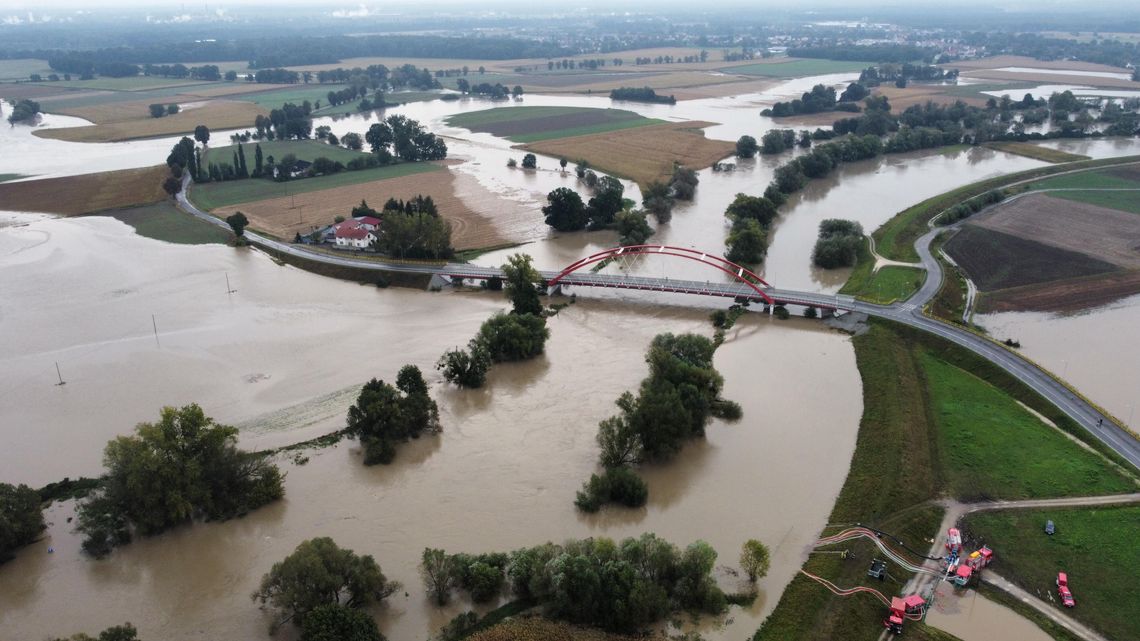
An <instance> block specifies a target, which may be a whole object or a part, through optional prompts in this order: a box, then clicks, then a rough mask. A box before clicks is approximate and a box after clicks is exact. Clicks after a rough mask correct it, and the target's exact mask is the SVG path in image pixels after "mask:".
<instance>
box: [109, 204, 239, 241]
mask: <svg viewBox="0 0 1140 641" xmlns="http://www.w3.org/2000/svg"><path fill="white" fill-rule="evenodd" d="M101 215H104V216H110V217H112V218H114V219H115V220H119V221H122V222H124V223H126V224H128V225H130V226H131V227H134V228H135V232H136V233H138V234H139V235H140V236H146V237H147V238H153V239H155V240H162V241H166V242H168V243H177V244H179V245H206V244H210V243H222V244H224V243H228V242H229V241H230V237H231V235H230V233H229V232H228V231H226V230H224V229H222V228H221V227H217V226H215V225H211V224H210V223H207V222H206V221H204V220H200V219H198V218H195V217H193V216H191V215H189V214H186V213H183V212H181V211H178V208H177V207H175V206H174V205H173V204H171V203H170V202H160V203H155V204H153V205H144V206H142V207H131V208H129V209H113V210H109V211H105V212H101Z"/></svg>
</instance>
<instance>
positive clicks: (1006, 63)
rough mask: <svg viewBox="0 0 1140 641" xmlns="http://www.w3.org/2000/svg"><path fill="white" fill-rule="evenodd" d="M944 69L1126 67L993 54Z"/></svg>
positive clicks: (1106, 69)
mask: <svg viewBox="0 0 1140 641" xmlns="http://www.w3.org/2000/svg"><path fill="white" fill-rule="evenodd" d="M940 66H942V67H944V68H946V69H961V70H963V71H964V70H966V69H998V68H1001V67H1035V68H1037V69H1064V70H1067V71H1107V72H1116V73H1123V72H1125V71H1127V70H1126V69H1121V68H1120V67H1111V66H1109V65H1102V64H1097V63H1095V62H1081V61H1079V60H1037V59H1036V58H1028V57H1025V56H993V57H990V58H978V59H976V60H959V61H956V62H950V63H947V64H944V65H940Z"/></svg>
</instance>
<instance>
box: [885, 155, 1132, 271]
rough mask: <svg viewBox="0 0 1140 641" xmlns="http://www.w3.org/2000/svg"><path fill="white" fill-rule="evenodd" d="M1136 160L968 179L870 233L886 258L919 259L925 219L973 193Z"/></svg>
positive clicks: (1104, 160)
mask: <svg viewBox="0 0 1140 641" xmlns="http://www.w3.org/2000/svg"><path fill="white" fill-rule="evenodd" d="M1137 160H1140V156H1128V157H1124V158H1101V159H1097V160H1082V161H1078V162H1073V163H1063V164H1059V165H1049V166H1047V167H1038V168H1036V169H1029V170H1027V171H1022V172H1018V173H1014V174H1010V175H1008V176H999V177H997V178H990V179H987V180H982V181H979V182H976V183H971V184H969V185H965V186H962V187H959V188H957V189H953V190H951V191H948V192H945V193H942V194H939V195H937V196H934V197H933V198H928V199H926V200H924V201H922V202H920V203H918V204H917V205H914V206H912V207H909V208H907V209H904V210H903V211H901V212H899V213H898V214H895V216H894V217H893V218H891V219H890V220H888V221H887V222H885V223H883V225H882V226H881V227H879V228H878V229H876V230H875V233H874V234H873V235H874V237H875V241H876V247H877V248H878V251H879V254H881V255H882V256H884V257H886V258H891V259H894V260H900V261H904V262H915V261H917V260H918V253H917V252H915V250H914V242H915V241H916V240H918V237H919V236H921V235H922V234H924V233H926V231H927V229H928V223H929V222H930V220H931V219H932V218H934V217H935V216H937V215H938V214H940V213H942V212H943V211H945V210H947V209H949V208H950V207H953V206H954V205H957V204H959V203H961V202H963V201H965V200H968V199H970V198H973V197H975V196H980V195H982V194H984V193H986V192H987V191H990V190H991V189H997V188H999V187H1004V186H1006V185H1009V184H1011V183H1015V182H1019V181H1022V180H1028V179H1032V178H1037V177H1044V176H1050V175H1052V174H1057V173H1062V172H1066V171H1073V170H1079V169H1091V168H1095V167H1103V166H1105V165H1113V164H1122V163H1127V162H1136V161H1137Z"/></svg>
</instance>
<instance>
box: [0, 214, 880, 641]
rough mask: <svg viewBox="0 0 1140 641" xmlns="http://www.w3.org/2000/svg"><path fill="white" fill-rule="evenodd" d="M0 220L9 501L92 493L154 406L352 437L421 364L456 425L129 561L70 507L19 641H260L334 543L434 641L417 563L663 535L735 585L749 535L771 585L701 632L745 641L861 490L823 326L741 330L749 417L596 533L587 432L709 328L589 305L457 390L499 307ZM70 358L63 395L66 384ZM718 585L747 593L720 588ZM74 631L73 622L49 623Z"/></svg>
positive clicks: (701, 321)
mask: <svg viewBox="0 0 1140 641" xmlns="http://www.w3.org/2000/svg"><path fill="white" fill-rule="evenodd" d="M6 220H7V221H8V226H6V227H4V228H3V229H0V239H2V241H0V242H3V245H0V247H3V256H4V258H3V265H4V269H5V273H6V275H7V274H13V275H15V278H6V279H5V280H4V292H3V297H2V299H3V300H4V301H5V308H4V310H3V315H2V316H0V336H3V337H4V338H3V340H4V341H5V342H4V344H3V348H2V350H0V352H2V353H3V354H5V357H4V361H3V367H0V371H2V372H3V374H2V376H3V378H0V388H2V389H3V398H5V399H13V398H20V399H21V402H20V403H19V404H17V403H12V402H9V401H6V402H5V403H3V405H2V406H0V425H2V426H3V433H2V434H0V439H3V441H4V442H5V443H6V444H10V446H9V447H5V448H4V449H3V453H2V455H0V456H2V457H3V459H2V460H0V470H3V480H4V481H17V482H21V481H22V482H29V483H32V484H38V483H42V482H44V481H46V480H54V479H56V478H59V477H61V476H64V475H71V476H75V475H78V474H92V473H95V472H97V471H98V469H99V459H100V451H101V447H102V445H103V443H104V442H105V441H106V440H107V439H108V438H110V437H111V436H113V435H116V434H122V433H126V432H128V431H129V430H130V428H131V426H132V425H133V423H135V422H136V421H140V420H150V419H153V418H154V417H156V416H157V410H158V407H159V406H160V405H162V404H164V403H165V404H173V403H186V402H190V401H197V402H199V403H201V404H202V405H203V407H204V408H205V409H206V411H207V412H208V413H209V414H211V415H213V416H215V417H216V418H218V419H219V420H222V421H226V422H234V423H237V424H238V425H239V426H240V427H241V428H242V433H241V441H242V443H243V445H245V446H246V447H251V448H257V447H265V446H270V445H274V444H280V443H285V442H292V441H296V440H300V439H301V438H304V437H307V436H312V435H315V434H316V433H321V432H325V431H329V430H331V429H335V428H337V427H339V426H340V425H341V423H342V421H343V416H344V412H345V410H346V408H347V406H348V404H349V403H351V402H352V400H353V399H354V397H355V392H356V390H357V389H358V386H359V385H360V384H361V383H362V382H363V381H364V380H365V379H367V378H368V377H371V376H381V377H388V378H391V377H392V376H393V375H394V374H395V372H396V370H397V369H398V368H399V366H400V365H402V364H403V363H405V362H412V363H416V364H418V365H420V367H422V368H424V370H425V373H426V374H427V375H428V379H429V381H431V382H432V385H433V394H434V396H435V397H436V398H437V400H438V402H439V405H440V412H441V421H442V423H443V426H444V431H443V434H442V435H440V436H438V437H432V438H424V439H421V440H420V441H417V442H415V443H413V444H410V445H408V446H405V447H403V448H402V449H401V450H400V452H399V455H398V457H397V461H396V463H395V464H394V465H392V466H389V467H376V468H365V467H363V466H362V465H361V462H360V457H359V454H358V453H357V452H356V448H355V447H354V446H353V444H351V443H342V444H341V445H340V446H338V447H335V448H331V449H327V450H323V451H319V452H315V453H313V454H312V460H311V461H310V462H309V463H308V464H307V465H303V466H298V465H294V464H293V463H292V462H291V459H283V460H282V461H281V463H282V465H283V467H284V468H285V470H286V471H287V473H288V474H287V478H286V499H285V500H284V501H282V502H281V503H279V504H276V505H272V506H270V507H268V508H265V509H262V510H259V511H258V512H256V513H254V514H252V515H250V516H248V517H246V518H243V519H239V520H236V521H233V522H229V523H223V524H207V525H199V526H195V527H193V528H183V529H179V530H177V531H174V532H171V533H168V534H166V535H163V536H161V537H158V538H154V539H148V540H143V541H139V542H136V543H133V544H131V545H129V546H126V547H124V548H122V549H121V550H119V551H117V552H116V553H115V554H114V555H113V556H112V557H111V558H110V559H109V560H106V561H101V562H96V561H91V560H89V559H87V558H86V557H83V556H82V555H81V554H80V552H79V550H78V539H77V538H76V537H75V536H74V535H73V534H71V533H70V532H69V529H70V527H71V526H70V525H69V524H68V523H67V522H66V518H67V517H68V516H70V511H69V509H68V508H66V507H56V508H54V509H53V510H52V511H51V512H50V514H49V519H50V520H51V521H52V523H53V524H52V527H51V529H50V531H49V535H50V536H49V538H48V539H47V540H45V541H43V542H41V543H38V544H35V545H33V546H31V547H29V548H26V549H24V550H23V551H22V552H21V553H20V555H19V557H18V559H17V560H16V561H13V562H11V563H8V564H5V565H4V566H0V628H2V629H4V630H5V636H6V637H7V636H8V635H11V638H16V639H24V638H40V637H44V636H49V635H64V634H70V633H72V632H75V631H77V630H93V629H101V628H102V627H105V626H107V625H111V624H113V623H117V622H122V621H124V620H130V621H131V622H133V623H134V624H135V625H137V626H138V627H139V629H140V633H141V635H142V636H143V637H149V638H163V639H174V640H177V639H198V638H202V639H206V638H216V634H217V631H219V630H227V631H228V633H229V634H233V635H234V636H235V637H241V638H260V637H262V636H263V635H264V630H265V626H266V625H267V623H268V620H267V618H266V617H264V616H263V615H262V614H261V613H260V612H259V611H258V609H257V608H256V606H255V605H254V604H253V603H252V602H251V601H249V599H248V594H249V593H250V592H251V591H252V590H253V589H254V587H255V585H256V582H257V581H258V580H259V578H260V576H261V574H263V573H264V572H266V571H267V570H268V569H269V567H270V566H271V565H272V563H274V562H275V561H277V560H280V558H282V557H283V556H285V555H286V554H288V553H289V552H290V551H291V550H292V548H293V547H295V546H296V544H297V543H299V542H300V541H302V540H304V539H307V538H311V537H314V536H323V535H331V536H334V537H335V538H336V540H337V541H338V542H339V543H340V544H342V545H344V546H347V547H350V548H353V549H355V550H357V551H358V552H362V553H369V554H373V555H375V556H376V558H377V560H378V561H379V562H380V564H381V565H382V567H383V568H384V571H385V572H386V573H387V574H388V576H390V577H393V578H396V579H398V580H401V581H403V582H404V583H405V586H406V589H407V591H408V596H407V597H404V596H403V595H402V593H401V594H400V595H398V596H397V597H394V598H393V599H392V603H391V604H390V605H389V606H386V607H384V608H381V609H380V610H378V614H379V615H380V621H381V629H382V630H383V631H384V632H385V634H387V635H388V636H389V637H390V638H394V639H422V638H426V637H427V636H428V635H429V634H430V633H432V632H433V631H434V630H435V629H436V628H437V627H438V626H439V625H442V624H443V623H444V622H446V620H447V619H449V618H450V617H451V616H453V615H454V614H456V613H457V612H458V611H460V609H461V608H462V604H460V603H457V604H455V605H453V606H451V607H450V608H449V609H445V610H438V609H436V608H434V607H432V606H430V605H429V603H428V601H427V599H426V597H425V595H424V592H423V589H422V587H421V584H420V581H419V579H418V575H417V573H416V562H417V560H418V556H419V553H420V551H421V550H422V549H423V547H425V546H432V547H443V548H446V549H448V550H451V551H461V550H466V551H485V550H506V549H511V548H516V547H520V546H523V545H532V544H535V543H538V542H542V541H545V540H561V539H563V538H566V537H584V536H591V535H606V536H613V537H623V536H627V535H634V534H638V533H641V532H645V531H654V532H657V533H658V534H660V535H662V536H664V537H666V538H668V539H670V540H672V541H676V542H678V543H682V544H683V543H688V542H690V541H692V540H695V539H698V538H703V539H706V540H708V541H709V542H710V543H711V544H712V545H713V546H714V547H715V548H716V549H717V550H718V551H719V552H720V554H721V563H723V564H725V565H727V566H728V567H730V568H731V567H735V558H736V556H737V554H738V552H739V549H740V545H741V544H742V543H743V541H744V540H746V539H748V538H753V537H756V538H760V539H762V540H764V541H766V542H768V543H769V545H770V546H771V547H772V549H773V556H774V560H773V566H772V571H771V572H770V574H769V576H768V577H767V578H766V579H764V581H763V582H762V585H761V597H760V599H758V600H757V602H756V604H755V605H754V606H752V607H751V608H750V609H748V610H747V611H743V612H742V611H740V610H738V609H734V610H733V611H732V612H730V614H729V618H730V619H732V620H733V621H734V623H732V624H731V625H728V626H724V623H725V622H724V621H709V622H706V623H705V624H704V625H705V626H707V628H708V630H707V632H708V634H706V636H707V637H708V638H731V639H736V638H740V637H742V636H746V635H748V634H751V632H752V631H754V630H755V628H756V626H757V625H758V624H759V621H760V620H761V619H762V617H763V616H764V615H765V614H766V613H767V612H768V611H770V610H771V608H772V607H774V605H775V601H776V599H777V597H778V594H779V592H780V591H781V590H782V588H783V586H784V585H785V584H786V582H787V581H788V580H790V578H791V576H792V575H793V574H794V572H795V571H796V569H797V568H798V567H799V565H800V563H801V562H802V559H803V558H804V553H805V546H806V545H807V544H808V543H809V542H810V541H811V540H813V539H814V537H815V536H816V535H817V534H818V531H819V529H820V528H821V527H822V526H823V524H824V522H825V519H826V515H827V513H828V511H829V510H830V508H831V504H832V502H833V501H834V497H835V494H836V492H837V491H838V489H839V487H840V485H841V484H842V481H843V479H844V477H845V476H846V471H847V465H848V461H849V459H850V455H851V451H852V449H853V447H854V438H855V431H856V429H857V426H858V420H859V415H860V412H861V392H860V384H859V378H858V373H857V371H856V369H855V363H854V355H853V352H852V350H851V348H850V345H849V342H848V339H847V338H846V337H845V336H843V335H841V334H837V333H834V332H831V331H827V330H824V329H823V328H822V325H820V324H818V323H817V322H811V321H805V320H792V321H788V322H780V321H774V320H771V319H770V318H769V317H762V316H759V315H757V316H750V317H746V318H745V319H743V320H742V322H741V323H740V324H738V326H737V328H736V329H735V330H734V331H733V332H732V333H731V334H730V337H729V340H728V342H727V343H726V344H725V345H724V346H722V347H721V349H720V350H719V351H718V354H717V367H718V369H719V370H720V371H721V372H722V374H723V375H724V377H725V380H726V386H725V395H726V397H728V398H732V399H734V400H736V401H738V402H740V403H741V405H742V406H743V408H744V419H743V420H742V421H740V422H738V423H734V424H723V423H720V422H716V423H714V424H713V425H711V426H710V428H709V431H708V434H709V436H708V439H707V441H705V442H700V443H693V444H692V445H690V446H688V447H687V448H686V449H685V451H684V452H683V453H682V454H681V455H680V456H679V457H678V459H677V460H676V461H675V462H674V463H672V464H669V465H666V466H661V467H654V468H650V469H648V470H646V474H645V476H646V480H647V482H648V483H649V487H650V497H651V498H650V502H649V505H648V506H647V507H646V508H644V509H642V510H637V511H631V512H626V511H615V512H605V511H604V512H603V513H601V514H600V515H597V516H595V517H585V516H581V515H579V513H578V512H577V511H576V510H575V509H574V507H573V504H572V502H573V496H574V492H575V491H576V490H577V489H578V487H579V486H580V484H581V483H582V481H584V480H585V479H586V478H587V477H588V476H589V474H590V473H591V472H592V471H594V470H595V464H596V458H597V446H596V444H595V443H594V434H595V432H596V426H597V422H598V421H599V420H600V419H602V418H604V417H606V416H608V415H610V414H611V413H613V411H614V406H613V400H614V399H615V398H616V397H617V396H618V394H620V393H621V392H622V391H623V390H625V389H629V388H632V387H635V386H636V384H637V383H638V381H639V380H640V379H641V378H642V377H643V376H644V375H645V373H646V367H645V364H644V361H643V359H642V357H643V354H644V350H645V347H646V345H647V344H648V342H649V341H650V339H651V338H652V337H653V335H655V334H656V333H659V332H663V331H673V332H682V331H697V332H703V333H706V334H710V333H711V328H710V327H709V323H708V320H707V310H703V309H688V308H682V307H663V306H659V305H655V304H651V303H650V302H646V303H643V304H640V305H629V304H622V305H614V304H611V303H606V302H603V301H582V302H579V303H578V304H577V305H574V306H571V307H569V308H567V309H566V310H564V311H563V312H562V313H560V314H559V315H558V316H557V317H555V318H553V319H552V320H551V321H550V323H551V329H552V338H551V340H550V342H549V343H548V349H547V354H546V355H545V356H544V357H542V358H540V359H537V360H535V361H533V362H529V363H525V364H519V365H500V366H497V367H496V368H495V369H494V370H493V371H492V375H491V378H490V380H489V383H488V385H487V387H486V388H485V389H481V390H475V391H459V390H457V389H454V388H450V387H446V386H445V385H444V384H443V383H442V382H441V381H440V379H439V376H438V375H437V374H436V372H435V371H434V370H432V369H431V364H432V362H433V361H434V359H435V358H436V357H437V356H438V354H439V353H441V352H442V351H443V350H444V349H446V348H448V347H451V346H453V345H455V344H458V343H462V342H463V341H465V340H466V338H467V337H468V336H470V335H471V334H472V333H474V331H475V329H476V327H477V326H478V324H479V322H480V321H481V320H483V319H484V318H485V317H486V316H487V315H489V314H490V313H491V311H492V310H494V309H496V308H501V307H504V303H503V302H502V300H501V299H499V298H498V297H497V296H494V295H491V294H484V293H475V292H473V293H461V292H452V293H440V294H434V295H432V294H425V293H421V292H416V291H410V290H397V289H390V290H376V289H374V288H364V287H362V286H358V285H354V284H350V283H344V282H339V281H334V280H328V279H324V278H321V277H319V276H315V275H312V274H308V273H306V272H302V271H299V270H295V269H292V268H288V267H279V266H277V265H276V264H274V263H273V262H272V261H270V260H269V259H268V258H266V257H264V256H262V255H260V254H257V253H253V252H248V251H238V250H234V249H232V248H228V247H222V246H197V247H173V246H169V245H164V244H161V243H158V242H155V241H150V240H147V239H142V238H139V237H137V236H134V235H133V234H131V232H130V231H129V230H128V228H126V227H125V226H123V225H121V224H120V223H117V222H114V221H109V220H106V219H96V218H92V219H79V220H65V221H61V220H38V219H36V220H30V221H29V220H28V217H17V216H8V217H6ZM25 222H26V223H28V224H27V226H13V225H18V224H23V223H25ZM111 247H115V248H116V251H114V252H110V251H108V250H109V249H110V248H111ZM226 272H228V274H229V278H230V282H231V283H232V284H233V286H234V287H235V288H236V289H237V290H238V291H237V292H236V293H235V294H233V295H227V294H226V293H225V287H224V283H225V281H224V275H225V273H226ZM47 283H51V284H52V285H51V286H50V287H49V286H47V285H46V284H47ZM75 309H82V310H84V311H83V322H81V323H78V322H76V321H75V316H74V314H75V311H74V310H75ZM151 313H154V314H155V316H156V319H157V325H158V328H159V332H158V335H159V336H158V341H157V342H156V340H155V337H154V335H153V331H152V328H151V325H150V314H151ZM16 336H18V337H19V339H14V338H13V337H16ZM396 345H398V346H399V347H398V348H394V346H396ZM57 360H58V361H59V362H60V366H61V368H62V371H63V372H64V376H65V378H66V380H67V385H66V386H63V387H57V386H54V385H53V382H54V378H53V377H54V366H53V362H54V361H57ZM776 514H779V518H774V515H776ZM712 523H715V524H717V525H716V527H710V526H709V525H710V524H712ZM522 524H525V526H523V525H522ZM48 546H54V548H55V553H54V554H51V555H48V554H47V553H46V549H47V547H48ZM722 582H723V583H724V585H725V587H726V588H731V589H735V588H738V587H739V586H738V585H737V583H736V582H737V579H735V578H733V577H731V576H729V575H727V574H724V573H722ZM61 610H66V611H67V612H68V615H67V616H66V617H58V616H55V613H58V612H60V611H61Z"/></svg>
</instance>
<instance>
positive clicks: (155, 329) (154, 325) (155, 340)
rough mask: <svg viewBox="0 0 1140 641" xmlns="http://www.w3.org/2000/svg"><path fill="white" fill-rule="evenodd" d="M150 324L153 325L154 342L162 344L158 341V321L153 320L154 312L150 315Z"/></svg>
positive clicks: (160, 345)
mask: <svg viewBox="0 0 1140 641" xmlns="http://www.w3.org/2000/svg"><path fill="white" fill-rule="evenodd" d="M150 324H151V326H152V327H154V344H155V345H157V346H159V347H162V344H161V343H159V342H158V322H156V321H155V320H154V314H151V315H150Z"/></svg>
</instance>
